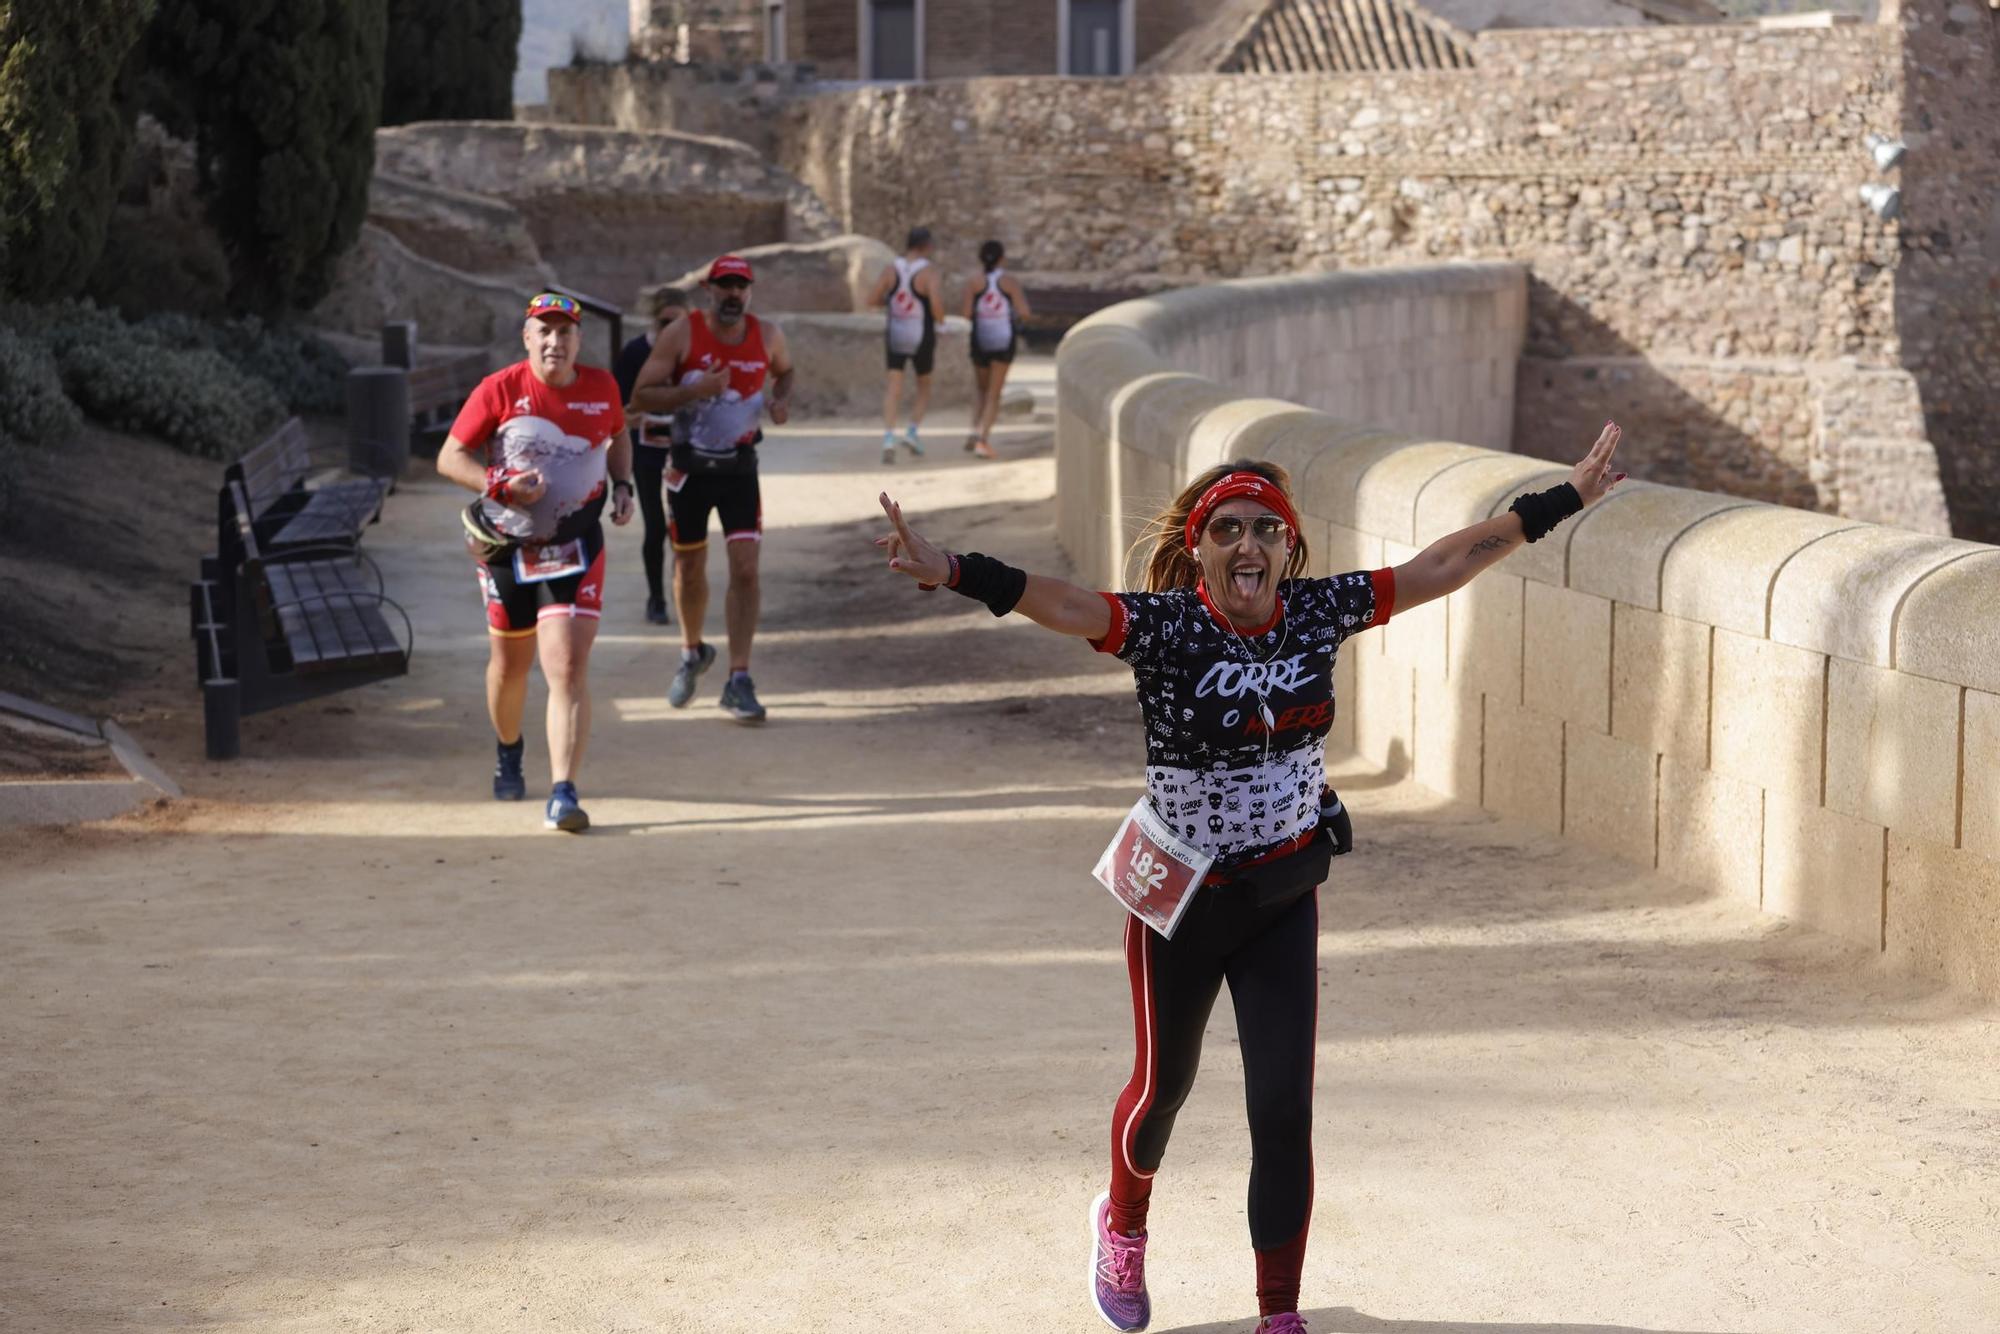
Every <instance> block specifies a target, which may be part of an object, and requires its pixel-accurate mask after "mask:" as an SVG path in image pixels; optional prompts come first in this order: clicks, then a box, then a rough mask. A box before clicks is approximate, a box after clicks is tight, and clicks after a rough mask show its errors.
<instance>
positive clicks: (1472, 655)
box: [1445, 570, 1527, 704]
mask: <svg viewBox="0 0 2000 1334" xmlns="http://www.w3.org/2000/svg"><path fill="white" fill-rule="evenodd" d="M1526 590H1527V584H1526V581H1524V580H1522V579H1520V578H1519V577H1517V576H1515V575H1511V574H1501V573H1500V572H1499V571H1497V570H1488V571H1487V572H1486V573H1485V574H1482V575H1480V576H1479V577H1478V578H1477V579H1474V580H1473V581H1472V582H1471V583H1469V584H1467V585H1466V586H1465V587H1464V588H1461V589H1459V590H1458V591H1457V592H1456V593H1453V594H1452V595H1451V596H1450V597H1448V598H1446V599H1445V604H1446V619H1447V621H1448V633H1447V635H1446V641H1447V646H1448V648H1449V650H1450V654H1449V667H1448V670H1449V675H1450V677H1451V679H1452V680H1453V681H1455V682H1457V683H1458V684H1459V685H1460V687H1461V688H1463V689H1465V690H1468V691H1474V692H1477V693H1479V694H1482V695H1494V696H1497V697H1498V698H1500V699H1503V700H1505V701H1506V702H1507V703H1509V704H1519V703H1520V702H1521V677H1522V672H1521V625H1522V620H1523V617H1524V615H1525V611H1524V600H1525V598H1526Z"/></svg>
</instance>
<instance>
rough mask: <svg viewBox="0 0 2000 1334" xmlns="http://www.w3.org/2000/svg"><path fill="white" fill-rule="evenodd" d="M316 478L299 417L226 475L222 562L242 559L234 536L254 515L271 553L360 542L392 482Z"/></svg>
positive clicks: (220, 517) (220, 509) (221, 501)
mask: <svg viewBox="0 0 2000 1334" xmlns="http://www.w3.org/2000/svg"><path fill="white" fill-rule="evenodd" d="M315 471H316V469H315V467H314V465H313V460H312V447H311V442H310V441H308V440H307V439H306V428H305V424H304V423H303V422H301V421H300V420H299V419H298V418H297V417H293V418H292V419H291V420H289V421H287V422H286V423H285V424H284V425H283V426H280V427H279V428H278V429H277V430H275V431H273V432H272V433H271V434H270V435H269V436H268V437H267V438H266V439H265V440H264V441H263V442H262V443H260V444H257V445H254V446H252V447H251V448H250V449H249V450H247V451H245V452H244V454H243V456H242V457H241V458H239V459H237V460H236V461H235V462H234V463H232V464H230V465H229V466H228V468H226V469H224V471H223V474H222V477H223V482H222V487H221V489H220V490H219V491H218V492H217V497H216V499H217V505H216V509H217V534H218V542H219V543H220V545H219V546H218V548H217V552H218V554H219V555H220V556H222V558H223V559H224V561H225V562H227V563H230V564H234V563H235V562H236V560H237V559H239V558H240V543H239V542H238V541H237V537H236V535H237V533H238V531H239V530H240V529H241V527H242V524H241V522H240V515H241V514H248V515H249V516H250V520H251V521H250V524H249V527H250V529H252V530H254V532H253V535H254V536H255V538H256V539H257V542H258V544H259V545H260V546H262V547H263V548H264V549H265V550H267V551H272V552H282V551H289V550H291V549H293V548H297V547H326V546H347V547H351V546H353V545H354V544H355V543H356V542H358V541H360V540H361V530H362V529H363V528H366V527H367V526H368V525H369V524H370V523H371V522H373V521H374V520H375V518H376V516H378V515H379V514H380V513H381V512H382V497H383V496H385V495H387V494H388V491H389V480H388V479H387V478H381V477H363V478H356V479H353V480H351V481H338V482H327V483H325V484H323V485H320V486H308V485H307V482H308V481H309V480H310V479H311V477H312V475H313V473H314V472H315ZM231 487H236V488H239V489H240V491H241V493H242V494H241V497H240V499H241V500H242V503H243V505H244V506H246V507H247V508H244V509H243V510H241V511H240V512H239V509H238V500H239V497H238V496H236V495H234V494H232V492H231V490H230V488H231Z"/></svg>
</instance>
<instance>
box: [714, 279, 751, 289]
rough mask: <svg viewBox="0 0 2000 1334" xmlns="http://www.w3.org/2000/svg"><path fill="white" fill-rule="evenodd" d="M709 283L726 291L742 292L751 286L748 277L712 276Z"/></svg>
mask: <svg viewBox="0 0 2000 1334" xmlns="http://www.w3.org/2000/svg"><path fill="white" fill-rule="evenodd" d="M709 283H710V285H712V286H715V287H720V288H721V289H722V290H723V291H725V292H741V291H744V290H746V289H748V288H749V286H750V280H749V279H748V278H711V279H709Z"/></svg>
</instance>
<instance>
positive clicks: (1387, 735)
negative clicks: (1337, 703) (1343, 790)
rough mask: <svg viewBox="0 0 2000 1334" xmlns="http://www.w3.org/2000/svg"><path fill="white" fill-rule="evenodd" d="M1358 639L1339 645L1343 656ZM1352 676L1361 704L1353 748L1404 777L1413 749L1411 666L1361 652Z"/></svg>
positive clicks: (1378, 764)
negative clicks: (1353, 676)
mask: <svg viewBox="0 0 2000 1334" xmlns="http://www.w3.org/2000/svg"><path fill="white" fill-rule="evenodd" d="M1359 642H1360V641H1358V640H1350V641H1348V643H1346V644H1344V645H1342V648H1341V653H1342V656H1345V655H1346V654H1347V653H1349V652H1351V651H1352V650H1353V649H1354V647H1355V645H1356V644H1357V643H1359ZM1354 675H1355V683H1354V697H1355V700H1356V702H1357V703H1358V704H1359V705H1360V707H1359V709H1358V710H1357V711H1356V713H1355V717H1354V748H1355V750H1357V751H1358V752H1360V754H1361V757H1362V758H1363V759H1365V760H1367V761H1368V762H1369V763H1370V764H1374V765H1377V766H1379V767H1380V768H1381V769H1382V771H1383V772H1384V773H1388V774H1393V775H1395V776H1397V777H1405V776H1407V775H1408V774H1409V772H1410V763H1411V757H1412V753H1413V751H1414V749H1415V747H1414V745H1413V741H1414V731H1415V729H1414V728H1413V727H1412V725H1411V708H1412V703H1413V701H1412V698H1411V676H1410V669H1409V668H1407V667H1404V666H1402V665H1401V664H1399V663H1393V662H1390V661H1388V660H1387V659H1386V658H1383V657H1382V656H1381V655H1380V654H1373V653H1360V654H1356V655H1355V657H1354Z"/></svg>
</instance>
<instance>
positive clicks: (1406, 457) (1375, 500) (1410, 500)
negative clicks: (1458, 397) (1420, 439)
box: [1354, 444, 1487, 542]
mask: <svg viewBox="0 0 2000 1334" xmlns="http://www.w3.org/2000/svg"><path fill="white" fill-rule="evenodd" d="M1486 457H1487V451H1485V450H1483V449H1480V448H1478V447H1477V446H1474V445H1450V444H1413V445H1411V446H1410V447H1409V448H1407V449H1401V450H1398V451H1396V452H1395V453H1394V454H1390V455H1388V456H1387V457H1386V458H1383V459H1380V460H1378V461H1377V462H1376V464H1375V465H1374V466H1373V467H1371V468H1369V469H1368V470H1367V471H1366V472H1364V473H1362V474H1361V476H1360V478H1359V479H1358V480H1357V481H1356V482H1355V490H1354V509H1355V522H1354V526H1355V527H1357V528H1359V529H1361V531H1363V532H1364V533H1379V534H1380V535H1381V536H1383V537H1386V538H1389V539H1391V540H1393V541H1397V542H1410V541H1413V540H1414V535H1415V532H1416V512H1417V497H1418V496H1419V495H1421V494H1422V493H1423V490H1424V488H1425V487H1427V486H1429V485H1431V484H1432V482H1434V481H1435V480H1437V479H1438V478H1439V477H1440V476H1447V475H1449V474H1450V472H1451V471H1452V470H1453V469H1455V468H1457V467H1460V466H1462V465H1464V464H1467V463H1472V462H1475V461H1477V460H1479V459H1483V458H1486Z"/></svg>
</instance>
